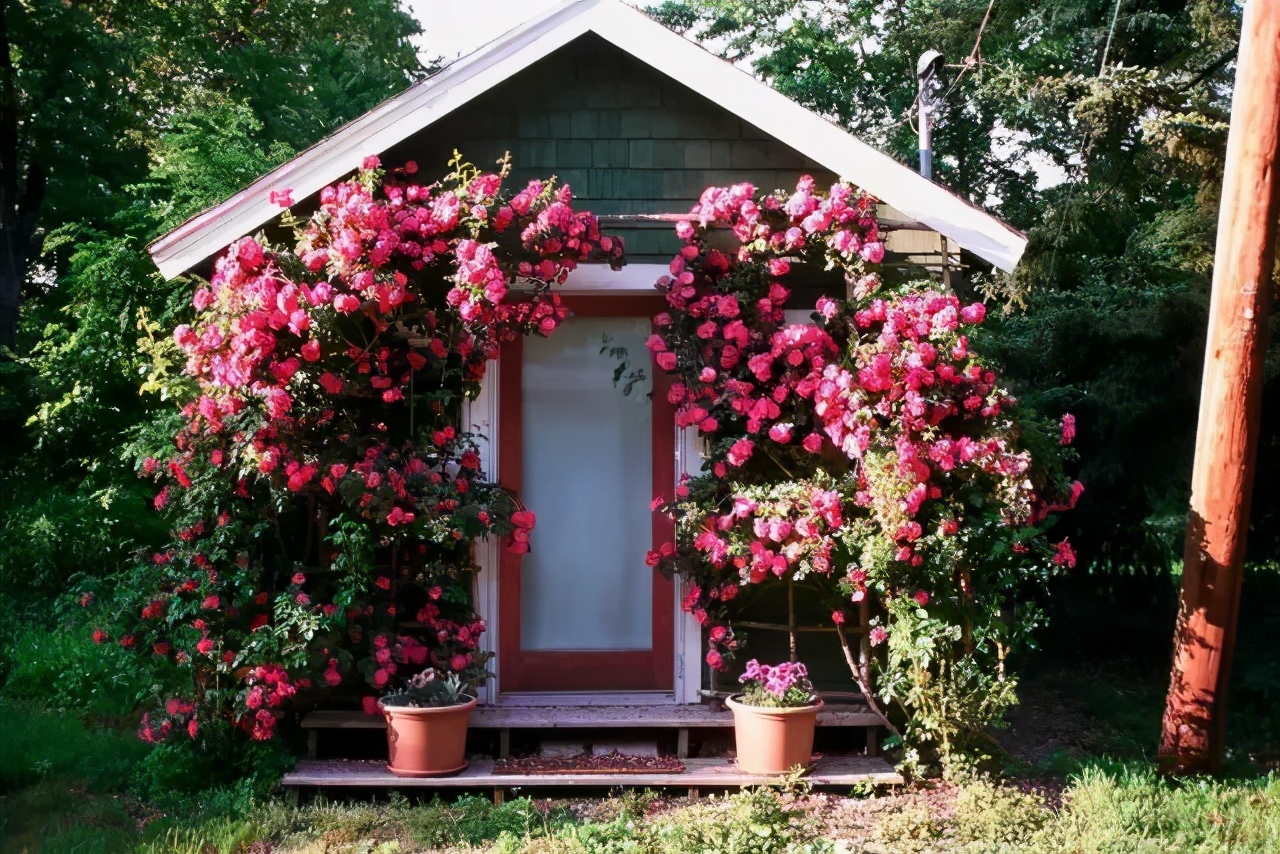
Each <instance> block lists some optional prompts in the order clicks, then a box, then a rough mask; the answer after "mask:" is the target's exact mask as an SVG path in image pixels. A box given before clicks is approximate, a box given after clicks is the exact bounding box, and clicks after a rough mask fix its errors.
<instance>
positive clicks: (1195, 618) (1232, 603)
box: [1160, 0, 1280, 773]
mask: <svg viewBox="0 0 1280 854" xmlns="http://www.w3.org/2000/svg"><path fill="white" fill-rule="evenodd" d="M1278 144H1280V0H1250V2H1248V3H1246V4H1245V9H1244V20H1243V24H1242V27H1241V33H1240V56H1239V66H1238V69H1237V71H1236V82H1235V93H1234V96H1233V99H1232V104H1231V129H1230V133H1229V136H1228V138H1227V160H1226V169H1225V171H1224V173H1223V182H1222V204H1221V207H1220V209H1219V213H1218V240H1217V246H1216V249H1215V253H1214V271H1213V293H1212V296H1211V297H1210V307H1209V335H1208V341H1207V346H1206V350H1205V365H1204V378H1203V381H1202V383H1201V392H1200V418H1199V423H1198V425H1197V430H1196V454H1195V464H1194V467H1193V470H1192V476H1191V513H1190V517H1189V519H1188V524H1187V540H1186V553H1185V558H1184V566H1183V574H1182V596H1181V602H1180V607H1179V613H1178V621H1177V626H1176V629H1175V633H1174V657H1173V672H1172V678H1171V680H1170V685H1169V695H1168V700H1167V703H1166V707H1165V715H1164V726H1163V731H1162V734H1161V740H1160V766H1161V768H1162V769H1163V770H1165V771H1166V772H1171V773H1192V772H1204V771H1215V770H1217V769H1218V767H1219V766H1220V764H1221V762H1222V756H1223V749H1224V736H1225V729H1226V717H1227V716H1226V700H1227V685H1228V678H1229V676H1230V673H1231V656H1232V652H1233V648H1234V646H1235V637H1236V621H1237V618H1238V615H1239V607H1240V582H1241V578H1242V575H1243V565H1244V554H1245V538H1246V535H1247V532H1248V527H1249V503H1250V496H1251V493H1252V489H1253V471H1254V462H1255V460H1256V457H1257V449H1258V431H1259V422H1260V419H1261V405H1262V382H1263V356H1264V354H1265V352H1266V343H1267V341H1266V338H1267V321H1268V317H1269V301H1270V293H1271V287H1272V283H1271V274H1272V261H1273V258H1274V250H1275V233H1274V227H1275V223H1276V214H1277V206H1276V193H1277V182H1276V179H1275V165H1276V149H1277V145H1278Z"/></svg>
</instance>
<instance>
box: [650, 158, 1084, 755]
mask: <svg viewBox="0 0 1280 854" xmlns="http://www.w3.org/2000/svg"><path fill="white" fill-rule="evenodd" d="M717 228H719V229H727V230H728V231H729V232H731V236H723V235H722V234H721V233H715V232H713V229H717ZM676 233H677V235H678V236H679V237H681V238H682V239H683V241H684V244H685V245H684V248H683V249H682V250H681V251H680V253H679V254H678V255H677V256H676V257H675V258H674V259H673V260H672V262H671V265H670V272H671V274H670V275H669V276H664V277H663V278H662V279H661V280H660V281H659V283H658V284H659V289H660V290H662V291H663V292H664V293H665V295H666V301H667V305H668V310H667V311H665V312H663V313H661V314H659V315H658V316H657V317H655V318H654V325H655V327H656V328H657V333H656V334H655V335H653V336H652V337H651V338H650V339H649V342H648V344H649V348H650V349H651V350H652V351H653V353H654V359H655V361H656V363H657V365H658V367H659V368H660V369H662V370H664V371H666V372H668V373H670V374H672V375H673V377H674V381H673V383H672V385H671V388H670V392H669V394H668V400H669V401H670V402H671V403H672V404H673V405H675V406H677V413H676V423H677V424H678V425H680V426H683V427H689V428H696V429H697V431H698V434H699V435H700V436H701V437H702V438H703V439H704V440H705V442H706V447H707V452H706V460H705V462H704V465H703V471H702V472H701V473H700V474H699V475H698V476H696V477H693V478H691V479H689V480H688V481H686V482H684V483H682V484H681V486H680V487H679V488H678V489H677V491H676V495H675V496H667V497H664V499H660V500H659V501H658V502H657V503H658V504H659V505H662V504H663V503H664V500H666V501H667V502H668V503H667V504H666V507H665V508H664V509H665V510H666V512H668V513H670V514H671V516H672V517H673V518H674V519H675V521H676V537H675V541H674V542H671V543H667V544H664V545H663V546H661V547H660V548H658V549H656V550H655V551H653V552H651V553H650V555H649V563H650V564H651V565H653V566H656V567H658V568H659V569H660V570H662V571H663V572H666V573H668V574H678V575H681V576H684V577H685V578H686V579H687V580H688V594H687V596H686V597H685V599H684V602H683V607H684V609H685V610H686V611H688V612H689V613H691V614H693V616H694V617H695V618H696V619H697V620H698V622H699V623H701V624H702V625H703V626H705V627H706V631H707V639H708V643H709V647H710V649H709V651H708V652H707V656H706V661H707V664H708V665H709V666H710V667H711V668H713V669H716V670H722V669H725V668H726V666H727V665H726V661H727V660H728V659H730V658H732V657H734V656H735V655H736V654H737V653H738V652H740V649H741V638H740V637H739V636H738V635H737V634H735V632H734V631H733V627H732V617H733V614H732V611H733V605H732V604H731V603H732V602H733V600H734V599H736V598H737V595H738V591H739V589H740V588H741V587H743V586H748V585H762V584H766V583H769V584H775V585H776V582H777V581H778V580H781V581H783V582H784V583H785V584H786V585H791V584H793V583H800V584H805V585H810V586H812V587H814V588H815V589H816V591H817V593H818V595H819V596H820V597H821V598H822V599H823V600H824V601H825V603H826V605H827V606H828V607H829V609H830V610H829V611H828V613H829V614H830V624H831V626H832V627H834V628H835V630H836V633H837V636H838V637H839V640H840V643H841V645H842V647H843V650H844V653H845V659H846V660H847V661H848V663H849V665H850V668H851V670H852V675H853V678H854V679H855V680H856V681H857V682H858V683H859V685H860V687H861V688H862V690H863V693H864V694H865V695H866V697H867V699H868V701H869V702H872V703H874V702H876V699H877V695H878V697H879V699H881V700H884V701H887V703H889V704H890V705H889V709H888V711H889V712H890V714H891V716H892V718H893V719H894V720H896V721H899V722H901V724H902V725H903V726H904V728H903V731H902V737H903V740H904V741H905V743H906V746H907V751H906V754H905V755H906V759H907V763H906V764H907V765H908V767H910V768H914V769H922V768H924V767H928V766H930V765H931V764H932V761H931V760H933V759H937V760H939V761H940V762H941V763H942V767H943V770H944V771H947V772H953V771H956V770H959V768H960V767H961V766H964V765H966V764H968V763H971V762H972V761H973V759H974V758H975V757H976V756H979V755H980V754H981V752H982V750H983V748H985V747H986V746H987V745H988V744H989V740H988V739H987V738H986V736H985V734H984V730H985V729H986V728H987V727H989V726H991V725H993V724H997V723H998V722H999V721H1000V720H1001V718H1002V715H1003V713H1004V712H1005V711H1006V710H1007V709H1008V708H1009V706H1010V705H1011V704H1012V703H1013V702H1014V700H1015V696H1014V691H1013V684H1014V683H1013V680H1012V673H1011V672H1010V670H1009V668H1008V664H1009V657H1010V655H1011V654H1012V653H1013V652H1014V651H1016V650H1017V649H1019V648H1021V647H1024V646H1025V645H1026V644H1027V642H1028V640H1029V638H1030V634H1031V632H1032V630H1033V629H1034V628H1035V627H1036V626H1037V625H1038V624H1039V623H1040V622H1041V621H1042V614H1041V612H1040V610H1039V608H1038V607H1037V606H1036V605H1035V604H1034V603H1035V597H1034V592H1035V590H1036V589H1037V588H1043V586H1044V585H1045V583H1046V582H1047V580H1048V579H1049V577H1050V576H1051V575H1052V574H1053V573H1054V572H1055V571H1056V570H1058V569H1060V568H1062V567H1064V566H1073V565H1074V564H1075V560H1076V559H1075V554H1074V552H1073V550H1072V549H1071V546H1070V544H1069V543H1068V542H1067V541H1066V540H1063V541H1061V542H1059V543H1057V544H1056V545H1054V546H1050V545H1049V544H1048V543H1047V542H1046V541H1045V538H1044V537H1043V536H1042V535H1043V534H1044V533H1045V531H1046V530H1047V529H1048V528H1049V527H1050V526H1051V525H1052V524H1053V517H1052V514H1053V513H1055V512H1058V511H1062V510H1067V509H1069V508H1070V507H1072V506H1073V505H1074V504H1075V502H1076V499H1077V498H1078V497H1079V495H1080V493H1081V491H1082V490H1083V487H1082V486H1080V484H1079V483H1078V482H1077V483H1070V482H1069V480H1068V479H1067V478H1066V477H1065V475H1064V474H1063V472H1062V470H1061V466H1060V464H1059V461H1060V458H1061V457H1062V455H1063V454H1062V452H1061V451H1060V446H1062V445H1068V444H1070V442H1071V440H1072V438H1073V436H1074V432H1075V425H1074V420H1073V419H1072V418H1071V417H1070V416H1069V415H1068V416H1064V418H1063V421H1062V424H1061V425H1060V427H1059V426H1054V427H1047V426H1039V425H1034V424H1028V425H1020V424H1019V422H1018V420H1017V418H1016V402H1015V401H1014V399H1013V398H1012V397H1011V396H1010V395H1009V394H1008V393H1007V392H1006V391H1005V389H1004V388H1002V386H1001V384H1000V382H999V378H998V377H997V375H996V373H995V371H994V370H993V369H992V368H991V366H990V365H989V364H988V363H987V362H986V361H985V360H984V359H983V358H982V357H981V356H980V355H979V354H977V353H975V352H974V351H973V350H972V348H971V347H970V343H969V336H970V335H971V334H972V333H973V332H974V331H975V330H976V329H977V328H978V327H979V325H980V324H981V323H982V322H983V320H984V318H985V314H986V312H985V308H984V306H983V305H982V304H981V303H973V304H970V305H964V304H962V303H961V301H960V299H959V297H958V296H957V295H956V294H953V293H951V292H949V291H948V290H947V289H946V288H945V287H943V286H941V285H939V284H937V283H934V282H929V281H925V282H909V283H905V284H900V285H896V286H889V285H886V284H885V283H883V282H882V281H881V280H880V278H879V276H878V274H876V273H875V272H873V271H872V270H871V268H870V266H869V265H872V264H875V263H878V262H879V261H880V260H881V259H882V257H883V255H884V245H883V243H882V242H881V241H880V234H879V227H878V224H877V222H876V219H875V205H874V203H873V200H872V199H870V198H869V197H868V196H866V195H865V194H862V193H859V192H857V191H855V190H854V189H853V188H851V187H850V186H848V185H846V184H836V185H834V186H832V187H831V190H830V192H829V193H828V194H826V195H823V194H822V193H820V192H818V191H817V190H816V189H815V187H814V181H813V179H812V178H809V177H805V178H802V179H801V181H800V183H799V184H798V185H797V187H796V189H795V192H794V193H791V194H787V193H783V192H776V193H772V194H766V195H759V196H758V195H757V194H756V192H755V188H754V187H752V186H751V185H749V184H738V185H735V186H733V187H728V188H722V187H712V188H708V189H707V190H706V191H705V192H704V193H703V195H702V198H701V200H700V201H699V203H698V205H697V206H696V207H695V208H694V210H693V211H692V213H691V214H690V216H689V219H688V221H684V222H680V223H678V224H677V226H676ZM731 244H736V245H733V246H732V248H728V249H726V248H723V247H725V246H727V245H731ZM800 263H806V264H808V265H809V266H810V267H811V268H825V269H827V270H835V271H837V272H838V273H839V274H841V277H842V278H843V280H844V281H843V282H841V283H840V284H839V285H838V287H839V289H840V291H839V293H838V294H836V295H830V294H828V295H824V296H821V297H818V298H817V300H816V304H815V305H814V306H813V308H814V309H815V310H814V313H813V314H812V319H813V321H814V322H813V323H811V324H807V325H806V324H798V323H789V322H788V321H787V318H786V314H785V312H786V309H787V308H788V307H790V306H791V304H792V303H791V302H790V300H791V297H792V292H791V289H790V288H789V287H787V285H786V284H784V282H787V281H791V280H789V279H787V276H788V275H790V274H791V271H792V268H793V266H794V265H797V264H800ZM804 307H805V308H808V307H809V306H807V305H806V306H804ZM864 608H866V609H868V610H869V613H870V621H869V625H868V626H865V627H862V628H861V630H863V631H866V632H867V634H866V636H865V641H867V645H866V646H865V647H864V651H865V652H866V653H868V654H869V657H870V658H872V659H873V660H874V662H875V665H876V670H877V671H878V672H877V679H876V684H875V686H874V687H873V685H872V683H871V673H870V672H869V670H868V669H867V668H864V667H863V666H862V665H860V664H858V663H857V659H858V658H859V656H858V654H857V653H856V652H855V651H854V650H853V649H852V648H851V642H850V639H849V638H850V636H851V635H852V634H853V627H852V626H850V627H849V628H848V629H846V628H844V626H845V623H846V621H847V620H848V619H849V615H850V614H851V613H853V614H857V613H859V612H860V611H861V610H862V609H864ZM855 640H858V638H856V636H855ZM792 648H793V649H794V648H795V644H794V638H793V643H792ZM971 698H981V700H980V701H975V700H971Z"/></svg>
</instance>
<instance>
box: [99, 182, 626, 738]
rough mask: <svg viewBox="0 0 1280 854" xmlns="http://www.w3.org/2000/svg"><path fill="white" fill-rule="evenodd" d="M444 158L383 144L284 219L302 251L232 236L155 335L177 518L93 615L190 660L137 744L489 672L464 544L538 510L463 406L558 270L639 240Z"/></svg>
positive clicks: (554, 195)
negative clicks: (342, 695)
mask: <svg viewBox="0 0 1280 854" xmlns="http://www.w3.org/2000/svg"><path fill="white" fill-rule="evenodd" d="M453 166H454V167H455V168H454V171H453V172H452V173H451V174H450V175H449V176H448V177H447V178H446V179H444V181H442V182H440V183H435V184H426V183H420V182H418V181H417V180H415V177H414V175H415V173H416V172H417V168H416V166H415V165H414V164H412V163H409V164H406V165H405V167H404V168H402V169H397V170H394V171H393V172H390V173H387V172H385V171H384V170H383V169H382V168H381V166H380V164H379V163H378V161H377V158H372V157H371V158H368V159H366V161H365V163H364V165H363V168H362V169H361V170H360V171H359V172H358V173H357V174H356V176H355V177H354V178H352V179H350V180H348V181H346V182H344V183H341V184H338V185H336V186H330V187H327V188H325V189H324V190H322V191H321V192H320V194H319V206H318V210H316V211H315V213H314V214H312V215H311V216H310V217H309V218H308V219H306V220H305V221H300V220H297V219H295V218H293V216H292V215H291V214H287V215H286V216H285V222H286V225H290V226H292V227H293V228H294V229H295V232H296V233H295V237H296V243H295V246H294V248H291V249H287V248H278V247H276V246H273V245H271V244H270V243H268V242H267V240H266V239H265V238H264V237H262V236H259V237H246V238H243V239H241V240H238V241H237V242H235V243H234V244H232V245H231V247H230V248H229V249H228V250H227V251H226V253H225V254H223V255H222V256H221V257H220V258H219V259H218V260H217V262H216V264H215V267H214V273H213V276H212V278H211V279H210V280H209V281H208V282H207V283H204V284H203V285H201V286H200V287H199V288H198V289H197V290H196V291H195V294H194V297H193V300H192V304H193V307H194V316H193V317H192V319H191V321H190V322H189V323H185V324H182V325H181V326H179V327H178V328H177V329H176V330H175V332H174V334H173V337H172V342H173V343H172V344H166V343H164V342H152V344H151V348H152V350H153V355H154V357H155V358H156V361H157V362H158V363H159V364H160V367H161V368H163V366H164V363H165V361H166V360H168V361H170V362H171V363H172V365H173V369H172V370H170V371H169V372H168V374H165V372H164V371H163V370H158V376H159V379H158V380H156V381H155V382H156V385H158V386H159V387H160V388H161V389H162V390H163V391H164V392H165V393H166V394H168V395H169V396H171V397H172V398H173V399H175V400H176V401H177V403H178V405H179V410H178V412H177V413H176V414H175V416H174V417H175V430H174V432H172V433H170V434H169V437H168V439H167V447H164V446H161V445H160V444H158V443H157V444H156V445H155V446H154V447H152V448H151V449H150V450H151V453H150V454H149V455H145V459H143V461H142V462H141V463H140V468H141V474H142V475H144V476H148V477H153V478H155V479H157V480H158V481H159V482H160V484H161V488H160V491H159V492H158V493H157V495H156V496H155V506H156V508H157V509H159V510H163V511H165V512H167V513H169V514H170V515H171V518H172V519H173V520H174V521H175V524H176V529H175V537H174V540H173V543H172V546H171V547H170V548H168V549H167V550H165V551H162V552H160V553H158V554H155V555H154V556H152V557H150V558H149V559H147V560H145V561H143V562H141V564H140V565H139V566H138V567H137V569H136V571H135V574H136V578H135V579H134V583H133V587H134V588H135V589H138V590H141V591H142V593H141V594H140V596H141V598H140V600H139V601H138V602H137V603H136V606H135V607H134V608H133V609H132V610H131V612H128V613H125V614H123V615H122V617H121V620H120V624H119V625H117V626H101V627H99V628H98V629H96V630H95V639H96V640H98V641H99V642H102V643H106V642H115V643H119V644H121V645H124V646H127V647H133V648H136V649H137V650H139V651H140V652H142V653H144V654H148V655H155V656H162V657H164V658H167V659H169V660H171V661H172V662H173V664H174V665H175V666H176V667H178V668H180V669H183V670H185V671H186V672H187V673H189V676H190V680H189V686H190V689H189V691H188V692H186V694H185V695H184V696H180V697H174V698H170V699H169V700H168V701H167V702H165V703H164V704H163V707H162V708H161V709H158V710H156V711H155V712H153V713H151V714H149V715H148V717H147V718H146V719H145V720H144V722H143V725H142V731H141V734H142V736H143V738H145V739H148V740H160V739H164V738H166V737H169V736H171V735H174V734H179V733H181V734H186V735H190V736H191V737H195V736H196V734H197V733H198V731H199V727H200V722H201V721H203V720H208V719H210V717H212V718H213V719H216V720H220V721H231V722H233V723H234V724H235V725H237V726H239V727H241V728H242V729H243V730H244V731H245V732H247V733H249V734H250V735H251V736H252V737H253V738H255V739H268V738H271V737H272V735H273V733H274V731H275V725H276V720H277V716H278V710H279V709H280V708H281V707H282V706H284V705H285V704H287V703H288V702H290V701H291V698H294V697H295V696H296V695H298V694H299V693H304V692H315V691H319V690H331V691H338V692H341V691H343V690H346V691H349V692H355V693H357V694H358V693H360V692H367V691H368V690H369V689H368V687H367V686H372V688H374V689H379V690H390V689H391V688H394V687H395V686H396V685H398V684H401V683H402V682H403V681H404V680H405V679H406V678H407V677H409V676H411V675H412V674H413V673H416V672H418V671H420V670H422V669H423V668H424V667H428V666H430V667H433V668H435V669H436V670H437V671H440V672H441V673H444V674H457V675H458V676H460V677H461V678H462V679H463V680H464V681H474V680H477V679H479V678H482V677H483V676H484V673H485V660H486V657H487V656H486V654H485V653H483V652H481V650H480V638H481V635H482V633H483V632H484V631H485V624H484V621H483V620H482V619H481V618H480V617H479V616H477V615H476V614H475V613H474V610H473V608H472V605H471V576H472V572H473V570H474V569H475V567H474V564H473V561H472V550H471V544H472V542H473V540H474V539H475V538H477V537H485V536H501V537H505V538H506V541H507V545H508V547H509V548H512V549H513V550H515V551H517V552H523V551H527V550H528V547H529V546H528V543H529V532H530V530H531V529H532V528H533V525H534V517H533V514H532V513H530V512H528V511H526V510H524V509H522V507H521V506H520V505H519V503H518V501H517V500H516V499H515V498H514V496H512V495H510V494H508V493H506V492H504V491H503V490H502V489H500V488H499V487H497V486H496V485H495V484H493V483H491V482H489V481H488V480H487V479H486V476H485V474H484V472H483V471H482V470H481V458H480V451H479V447H478V444H477V437H475V436H473V435H468V434H466V433H464V432H461V431H459V430H458V429H457V427H456V425H457V424H458V423H459V420H460V406H461V404H462V402H463V401H464V400H465V399H466V398H467V397H468V396H473V395H474V394H475V393H476V392H477V390H478V388H479V381H480V379H481V378H482V377H483V376H484V371H485V362H486V360H488V359H490V358H492V357H493V356H495V355H496V353H497V351H498V349H499V347H500V346H501V345H502V343H503V342H505V341H508V340H511V339H513V338H515V337H516V336H520V335H527V334H539V335H548V334H550V333H551V332H553V331H554V330H555V328H556V326H557V324H558V323H559V322H560V321H561V320H562V319H563V318H564V317H565V315H566V313H567V312H566V309H565V308H564V307H563V306H562V305H561V304H560V301H559V298H558V296H557V295H556V294H554V293H552V292H551V285H552V284H554V283H557V282H562V281H563V280H564V278H565V276H566V275H567V274H568V272H569V271H570V270H572V269H573V268H574V267H575V265H576V264H578V263H579V262H583V261H588V260H591V261H595V260H605V261H608V262H610V263H612V264H614V265H615V266H616V265H618V264H620V263H621V259H622V246H621V244H620V243H619V242H618V241H616V240H613V239H611V238H609V237H608V236H605V235H601V234H600V232H599V229H598V226H597V223H596V220H595V218H594V217H592V216H591V215H590V214H588V213H581V212H576V211H574V210H573V208H572V206H571V194H570V189H569V187H568V186H566V185H561V186H556V185H554V184H552V183H548V182H543V181H533V182H531V183H529V184H528V185H527V186H526V187H524V188H522V189H520V190H519V191H518V192H515V193H514V194H511V193H508V192H505V191H504V190H503V186H502V180H503V177H504V176H505V175H506V168H505V164H504V167H503V169H502V171H501V172H500V173H499V174H481V173H479V172H478V171H477V170H476V169H474V167H471V166H469V165H468V164H465V163H462V162H461V160H460V158H459V159H455V161H454V163H453ZM272 201H273V202H275V203H277V204H281V205H282V206H288V205H291V204H292V200H291V199H290V198H289V194H288V192H287V191H280V192H273V193H272ZM175 347H176V349H175ZM142 444H145V440H143V442H142ZM361 686H365V687H361Z"/></svg>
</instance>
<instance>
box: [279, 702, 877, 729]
mask: <svg viewBox="0 0 1280 854" xmlns="http://www.w3.org/2000/svg"><path fill="white" fill-rule="evenodd" d="M881 723H883V722H882V721H881V719H880V717H879V716H878V715H876V714H875V713H874V712H872V711H870V710H869V709H868V708H867V707H866V706H863V705H835V704H831V705H828V706H827V707H826V708H824V709H823V710H822V711H821V712H819V713H818V726H844V727H866V726H879V725H880V724H881ZM384 725H385V724H384V721H383V719H382V716H381V715H366V714H364V713H363V712H343V711H316V712H310V713H308V714H306V715H304V716H303V718H302V728H303V729H311V730H315V729H382V727H383V726H384ZM731 726H733V715H732V714H731V713H730V712H729V711H727V710H723V709H716V708H713V707H711V706H706V705H687V706H477V707H476V709H475V711H473V712H472V713H471V727H472V728H473V729H628V728H632V727H640V728H651V729H686V728H698V727H731Z"/></svg>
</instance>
